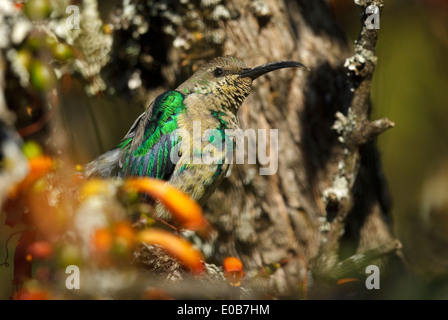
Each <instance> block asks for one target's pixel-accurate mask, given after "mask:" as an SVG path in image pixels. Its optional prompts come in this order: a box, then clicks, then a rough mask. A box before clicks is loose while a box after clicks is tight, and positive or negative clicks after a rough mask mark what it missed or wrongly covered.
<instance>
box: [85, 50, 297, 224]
mask: <svg viewBox="0 0 448 320" xmlns="http://www.w3.org/2000/svg"><path fill="white" fill-rule="evenodd" d="M282 68H306V67H305V66H304V65H303V64H302V63H300V62H297V61H278V62H271V63H267V64H263V65H260V66H257V67H254V68H248V67H246V65H245V64H244V63H243V62H242V61H241V60H239V59H237V58H235V57H232V56H224V57H216V58H214V59H212V60H211V61H209V62H207V63H205V64H203V65H202V66H200V67H199V68H198V69H197V71H196V72H195V73H194V74H193V75H192V76H191V77H190V78H189V79H187V80H186V81H185V82H183V83H182V84H180V85H179V86H178V87H177V88H176V89H174V90H168V91H166V92H164V93H162V94H160V95H159V96H158V97H157V98H156V99H155V100H154V101H153V102H152V103H151V104H150V105H149V107H148V108H147V109H146V111H144V112H143V113H142V114H141V115H140V116H139V117H138V118H137V119H136V120H135V122H134V124H133V125H132V126H131V128H130V129H129V131H128V132H127V134H126V135H125V136H124V138H123V139H122V140H121V141H120V142H119V143H118V144H117V145H116V146H115V147H114V148H112V149H111V150H109V151H107V152H106V153H104V154H102V155H100V156H99V157H98V158H96V159H95V160H93V161H91V162H90V163H88V164H87V165H86V166H85V170H84V173H85V176H86V177H87V178H89V177H102V178H109V177H120V178H128V177H151V178H156V179H162V180H165V181H166V182H167V183H169V184H170V185H172V186H174V187H175V188H177V189H179V190H181V191H183V192H184V193H186V194H187V195H189V196H190V197H191V198H192V199H194V200H196V201H197V202H198V203H199V204H200V205H204V203H205V202H206V201H207V199H208V198H209V197H210V195H211V194H212V193H213V191H214V190H215V189H216V188H217V186H218V185H219V184H220V183H221V181H222V180H223V178H224V176H225V175H226V173H227V171H228V170H229V167H230V164H229V163H228V161H225V160H226V159H225V158H226V154H227V153H228V152H229V150H230V152H231V151H232V144H233V143H234V141H232V138H231V137H229V136H227V135H226V130H235V129H239V123H238V119H237V113H238V110H239V109H240V107H241V105H242V103H243V101H244V99H245V98H246V97H247V96H248V95H249V94H250V92H251V90H252V82H253V80H255V79H257V78H258V77H260V76H262V75H264V74H266V73H268V72H272V71H274V70H278V69H282ZM198 128H199V129H198ZM195 130H196V132H194V131H195ZM198 130H199V131H198ZM195 133H196V135H195ZM207 133H208V135H207ZM192 137H193V138H192ZM204 140H205V141H204ZM204 142H205V147H204ZM206 146H208V147H209V148H208V149H209V150H212V151H211V152H210V153H211V154H212V159H213V160H214V161H197V160H201V156H204V153H205V150H204V149H205V148H206ZM210 147H211V148H210ZM195 156H196V158H194V157H195ZM192 157H193V160H192ZM173 158H175V159H174V160H173ZM195 159H196V160H195ZM155 215H156V216H157V217H158V218H166V219H168V218H169V216H170V215H169V212H167V210H166V209H165V208H164V207H163V206H162V205H161V204H156V206H155Z"/></svg>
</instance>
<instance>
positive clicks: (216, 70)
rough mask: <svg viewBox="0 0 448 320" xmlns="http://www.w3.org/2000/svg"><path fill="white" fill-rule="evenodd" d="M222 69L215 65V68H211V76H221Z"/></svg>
mask: <svg viewBox="0 0 448 320" xmlns="http://www.w3.org/2000/svg"><path fill="white" fill-rule="evenodd" d="M223 72H224V70H222V68H220V67H217V68H216V69H215V70H213V76H215V77H216V78H218V77H220V76H222V74H223Z"/></svg>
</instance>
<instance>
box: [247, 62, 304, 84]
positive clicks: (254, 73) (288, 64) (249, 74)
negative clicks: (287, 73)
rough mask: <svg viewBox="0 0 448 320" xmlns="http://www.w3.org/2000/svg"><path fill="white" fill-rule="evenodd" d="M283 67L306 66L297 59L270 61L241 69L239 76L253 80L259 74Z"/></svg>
mask: <svg viewBox="0 0 448 320" xmlns="http://www.w3.org/2000/svg"><path fill="white" fill-rule="evenodd" d="M283 68H307V67H305V66H304V65H303V64H301V63H300V62H297V61H279V62H271V63H267V64H264V65H262V66H258V67H255V68H249V69H243V71H241V72H240V76H239V78H243V77H249V78H251V79H252V80H255V79H257V78H258V77H259V76H262V75H264V74H265V73H268V72H271V71H274V70H277V69H283ZM307 69H308V68H307Z"/></svg>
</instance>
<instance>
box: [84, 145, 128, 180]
mask: <svg viewBox="0 0 448 320" xmlns="http://www.w3.org/2000/svg"><path fill="white" fill-rule="evenodd" d="M120 155H121V149H119V148H117V149H112V150H110V151H108V152H106V153H104V154H102V155H101V156H99V157H98V158H96V159H95V160H93V161H92V162H89V163H88V164H87V165H86V167H85V170H84V174H85V176H86V177H87V178H90V177H102V178H110V177H116V176H118V172H119V159H120Z"/></svg>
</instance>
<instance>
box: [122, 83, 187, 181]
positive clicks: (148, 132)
mask: <svg viewBox="0 0 448 320" xmlns="http://www.w3.org/2000/svg"><path fill="white" fill-rule="evenodd" d="M150 110H151V113H150V115H149V116H148V117H140V118H139V119H138V120H137V123H135V124H134V126H133V127H132V128H131V130H130V131H129V133H128V134H127V135H126V136H125V138H124V139H123V140H122V142H120V143H119V144H118V146H117V147H118V148H120V149H121V150H122V155H121V158H120V164H121V165H120V169H119V174H118V175H119V176H148V177H152V178H158V179H165V180H166V179H169V176H170V175H171V173H172V172H173V170H174V167H175V165H174V164H173V163H172V162H171V161H170V154H171V150H173V149H174V148H175V147H176V145H177V144H178V143H179V142H180V139H179V137H178V136H177V135H176V134H175V131H176V129H178V125H177V119H178V117H179V115H180V114H181V113H183V112H185V104H184V96H183V95H182V94H181V93H180V92H178V91H166V92H165V93H163V94H161V95H160V96H158V97H157V98H156V100H155V101H154V102H153V103H152V105H151V106H150ZM142 128H143V130H142Z"/></svg>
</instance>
